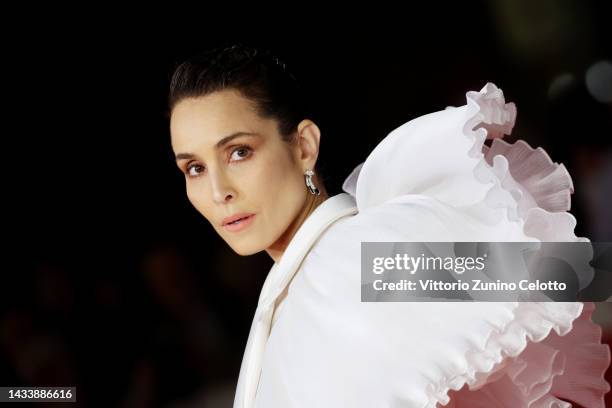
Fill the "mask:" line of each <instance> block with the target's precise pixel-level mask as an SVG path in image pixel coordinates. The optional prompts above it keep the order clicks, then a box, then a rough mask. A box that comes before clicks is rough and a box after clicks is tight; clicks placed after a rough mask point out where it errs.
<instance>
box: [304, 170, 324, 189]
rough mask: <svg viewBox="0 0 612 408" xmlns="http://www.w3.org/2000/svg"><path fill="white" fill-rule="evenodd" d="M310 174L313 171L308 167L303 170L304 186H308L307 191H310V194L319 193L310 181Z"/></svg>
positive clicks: (312, 174)
mask: <svg viewBox="0 0 612 408" xmlns="http://www.w3.org/2000/svg"><path fill="white" fill-rule="evenodd" d="M312 176H314V172H313V171H312V170H310V169H308V170H306V171H305V172H304V177H305V178H306V187H308V191H310V193H311V194H314V195H320V194H321V192H320V191H319V189H318V188H317V186H315V184H314V183H313V182H312Z"/></svg>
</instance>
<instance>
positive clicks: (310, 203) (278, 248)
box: [266, 190, 329, 262]
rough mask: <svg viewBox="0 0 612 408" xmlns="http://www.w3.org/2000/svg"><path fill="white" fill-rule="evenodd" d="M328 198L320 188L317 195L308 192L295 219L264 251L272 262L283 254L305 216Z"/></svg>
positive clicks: (276, 260)
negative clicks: (319, 192)
mask: <svg viewBox="0 0 612 408" xmlns="http://www.w3.org/2000/svg"><path fill="white" fill-rule="evenodd" d="M328 198H329V196H328V195H327V192H326V191H325V190H321V194H320V195H318V196H317V195H313V194H310V193H308V199H307V200H306V201H305V202H304V205H303V206H302V209H301V210H300V213H299V215H298V216H297V217H296V218H295V220H293V222H292V223H291V225H289V228H287V230H286V231H285V232H284V233H283V235H282V236H281V237H280V239H279V240H277V241H276V242H275V243H274V245H272V246H271V247H270V248H268V249H266V252H267V253H268V255H270V257H271V258H272V259H273V260H274V262H278V261H279V260H280V258H281V257H282V256H283V253H285V250H286V249H287V246H289V243H290V242H291V240H292V239H293V236H294V235H295V233H296V232H297V230H298V229H299V228H300V227H301V226H302V224H303V223H304V221H305V220H306V218H308V216H310V214H312V212H313V211H314V210H315V209H316V208H317V207H318V206H319V205H320V204H321V203H322V202H323V201H325V200H327V199H328Z"/></svg>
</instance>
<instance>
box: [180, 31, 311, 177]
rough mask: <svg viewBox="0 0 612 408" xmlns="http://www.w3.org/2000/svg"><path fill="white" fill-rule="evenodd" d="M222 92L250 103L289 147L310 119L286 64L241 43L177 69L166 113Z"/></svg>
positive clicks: (305, 97) (210, 52) (306, 100)
mask: <svg viewBox="0 0 612 408" xmlns="http://www.w3.org/2000/svg"><path fill="white" fill-rule="evenodd" d="M224 89H233V90H236V91H238V92H240V93H241V94H242V95H244V96H245V97H246V98H248V99H250V100H251V101H253V102H254V104H255V107H256V111H257V113H258V114H259V115H260V116H261V117H263V118H273V119H275V120H276V121H277V124H278V131H279V133H280V134H281V137H282V139H283V140H284V141H285V142H292V141H293V137H292V136H293V135H294V133H295V131H296V130H297V125H298V124H299V123H300V121H301V120H303V119H305V118H310V119H314V117H313V116H314V113H313V111H312V104H311V100H310V98H309V96H308V95H307V93H306V92H305V91H304V90H303V88H302V87H301V86H300V84H299V83H298V81H297V80H296V78H295V77H294V75H293V74H292V73H291V72H289V70H288V69H287V64H286V63H284V62H283V61H281V60H280V59H279V58H278V57H277V56H275V55H274V54H273V53H272V52H271V51H270V50H269V49H264V48H257V47H253V46H248V45H245V44H244V43H241V42H238V43H232V44H226V45H223V46H220V47H217V48H213V49H211V50H208V51H206V52H204V53H202V54H198V55H195V56H192V57H191V58H189V59H187V60H186V61H184V62H183V63H181V64H180V65H179V66H178V67H177V68H176V69H175V71H174V74H173V75H172V79H171V81H170V93H169V97H168V106H169V112H170V113H171V112H172V110H173V109H174V107H175V106H176V104H177V103H178V102H180V101H181V100H182V99H184V98H191V97H200V96H205V95H208V94H210V93H213V92H216V91H221V90H224ZM318 162H319V161H317V165H316V166H315V167H316V170H317V172H319V170H320V166H319V164H318ZM319 179H320V180H321V179H322V178H321V177H319Z"/></svg>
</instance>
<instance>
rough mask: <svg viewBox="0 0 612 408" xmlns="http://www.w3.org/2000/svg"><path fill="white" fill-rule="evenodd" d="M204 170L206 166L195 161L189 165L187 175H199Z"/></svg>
mask: <svg viewBox="0 0 612 408" xmlns="http://www.w3.org/2000/svg"><path fill="white" fill-rule="evenodd" d="M203 171H204V166H201V165H199V164H197V163H193V164H190V165H188V166H187V175H188V176H189V177H198V176H199V175H200V173H201V172H203Z"/></svg>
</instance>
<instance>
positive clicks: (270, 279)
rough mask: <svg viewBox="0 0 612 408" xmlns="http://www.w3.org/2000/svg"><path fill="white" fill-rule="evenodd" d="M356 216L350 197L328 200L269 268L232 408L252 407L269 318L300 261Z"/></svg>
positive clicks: (269, 323) (341, 194)
mask: <svg viewBox="0 0 612 408" xmlns="http://www.w3.org/2000/svg"><path fill="white" fill-rule="evenodd" d="M356 213H357V206H356V204H355V199H354V198H353V197H352V196H351V195H349V194H347V193H340V194H338V195H336V196H333V197H330V198H328V199H327V200H325V201H324V202H323V203H321V204H320V205H319V206H318V207H317V208H315V210H314V211H313V212H312V213H311V214H310V216H309V217H308V218H307V219H306V220H305V221H304V223H303V224H302V225H301V226H300V228H299V229H298V231H297V232H296V234H295V236H294V238H293V239H292V240H291V242H290V243H289V245H288V246H287V249H286V250H285V253H284V254H283V256H282V257H281V259H280V260H279V261H278V262H277V263H275V264H274V265H273V266H272V268H271V269H270V271H269V273H268V276H267V277H266V280H265V282H264V285H263V287H262V290H261V294H260V296H259V302H258V305H257V310H256V311H255V317H254V318H253V323H252V325H251V331H250V333H249V337H248V340H247V345H246V349H245V352H244V356H243V358H242V365H241V366H240V375H239V377H238V386H237V389H236V396H235V401H234V408H248V407H249V408H250V407H253V406H254V405H253V404H254V399H255V391H256V389H257V386H258V384H259V376H260V373H261V362H262V358H263V352H264V349H265V346H266V342H267V339H268V336H269V334H270V329H271V327H272V324H273V317H276V315H274V314H275V313H274V312H275V310H276V309H278V306H279V304H277V301H278V300H280V299H281V297H282V295H283V293H284V292H285V291H286V288H287V286H288V285H289V283H290V282H291V280H292V279H293V277H294V275H295V273H296V272H297V270H298V269H299V267H300V264H301V262H302V260H303V258H304V257H305V256H306V254H307V253H308V251H309V250H310V248H311V247H312V245H313V244H314V243H315V241H316V240H317V239H318V238H319V237H320V236H321V235H322V234H323V233H324V231H325V230H326V229H327V228H328V227H329V226H331V225H332V224H333V223H334V222H336V221H337V220H339V219H341V218H343V217H346V216H349V215H353V214H356ZM281 302H282V300H281ZM279 303H280V302H279ZM280 304H282V303H280ZM273 315H274V316H273Z"/></svg>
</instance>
